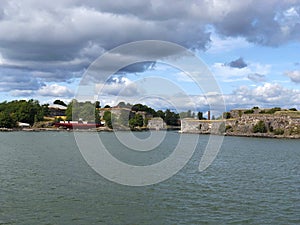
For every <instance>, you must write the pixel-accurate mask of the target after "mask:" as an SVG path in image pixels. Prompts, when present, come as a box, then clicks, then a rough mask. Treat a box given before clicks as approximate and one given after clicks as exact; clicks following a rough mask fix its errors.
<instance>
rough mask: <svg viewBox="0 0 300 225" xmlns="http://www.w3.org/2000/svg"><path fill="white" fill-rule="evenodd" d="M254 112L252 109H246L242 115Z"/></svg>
mask: <svg viewBox="0 0 300 225" xmlns="http://www.w3.org/2000/svg"><path fill="white" fill-rule="evenodd" d="M253 113H254V110H253V109H248V110H246V111H245V112H244V114H253Z"/></svg>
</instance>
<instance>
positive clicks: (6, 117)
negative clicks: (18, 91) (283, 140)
mask: <svg viewBox="0 0 300 225" xmlns="http://www.w3.org/2000/svg"><path fill="white" fill-rule="evenodd" d="M53 103H54V104H59V105H63V106H66V107H67V109H66V112H65V115H66V120H79V119H80V118H82V119H83V120H86V121H94V122H96V123H100V119H101V118H100V115H99V109H100V108H101V106H100V102H99V101H96V102H95V103H92V102H90V101H86V102H78V101H77V100H75V99H73V100H72V101H71V102H70V103H69V104H65V103H64V102H63V101H61V100H55V101H54V102H53ZM117 107H118V108H128V109H130V110H131V111H133V112H145V113H146V114H147V115H149V116H152V117H161V118H162V119H163V120H164V121H165V123H166V124H167V125H170V126H178V125H180V122H179V120H180V118H198V119H205V118H203V113H202V112H198V113H197V114H195V113H194V112H191V110H188V111H186V112H180V113H177V112H174V111H172V110H170V109H166V110H164V111H163V110H157V111H156V110H155V109H153V108H151V107H149V106H147V105H143V104H134V105H131V104H130V103H125V102H120V103H119V104H118V105H117ZM104 108H111V106H109V105H105V106H104ZM45 116H49V104H43V105H41V104H40V103H39V101H37V100H33V99H30V100H14V101H11V102H7V101H4V102H2V103H0V127H6V128H14V127H17V126H18V122H22V123H28V124H30V125H33V124H34V123H36V122H40V121H43V120H44V117H45ZM103 119H104V120H106V121H107V122H108V124H110V123H111V121H110V120H111V114H110V113H106V114H105V115H104V118H103ZM129 119H132V120H131V123H132V124H133V125H140V124H141V122H140V121H139V120H140V118H139V116H136V117H133V118H129ZM56 120H57V119H56ZM144 124H145V121H144Z"/></svg>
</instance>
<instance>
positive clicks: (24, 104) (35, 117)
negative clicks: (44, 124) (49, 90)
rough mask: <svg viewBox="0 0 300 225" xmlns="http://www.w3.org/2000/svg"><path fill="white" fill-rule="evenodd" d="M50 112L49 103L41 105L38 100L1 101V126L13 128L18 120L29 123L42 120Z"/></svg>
mask: <svg viewBox="0 0 300 225" xmlns="http://www.w3.org/2000/svg"><path fill="white" fill-rule="evenodd" d="M47 113H48V105H42V106H41V105H40V104H39V102H38V101H37V100H33V99H31V100H28V101H26V100H15V101H11V102H6V101H5V102H2V103H0V127H7V128H12V127H16V126H17V122H23V123H29V124H30V125H33V124H34V123H35V122H39V121H42V120H43V119H44V115H47Z"/></svg>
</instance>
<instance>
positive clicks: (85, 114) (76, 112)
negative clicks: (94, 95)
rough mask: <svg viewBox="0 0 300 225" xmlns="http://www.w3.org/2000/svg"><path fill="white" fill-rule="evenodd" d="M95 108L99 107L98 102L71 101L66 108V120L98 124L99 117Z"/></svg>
mask: <svg viewBox="0 0 300 225" xmlns="http://www.w3.org/2000/svg"><path fill="white" fill-rule="evenodd" d="M97 106H99V103H98V102H96V103H91V102H89V101H86V102H78V101H77V100H75V99H73V100H72V101H71V102H70V103H69V104H68V106H67V110H66V119H67V120H84V121H90V122H95V123H100V116H99V112H98V110H97Z"/></svg>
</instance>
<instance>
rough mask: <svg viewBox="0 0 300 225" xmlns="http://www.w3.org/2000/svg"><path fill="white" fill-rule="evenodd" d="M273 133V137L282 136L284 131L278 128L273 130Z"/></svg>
mask: <svg viewBox="0 0 300 225" xmlns="http://www.w3.org/2000/svg"><path fill="white" fill-rule="evenodd" d="M273 132H274V134H275V135H283V134H284V130H283V129H280V128H278V129H275V130H274V131H273Z"/></svg>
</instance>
